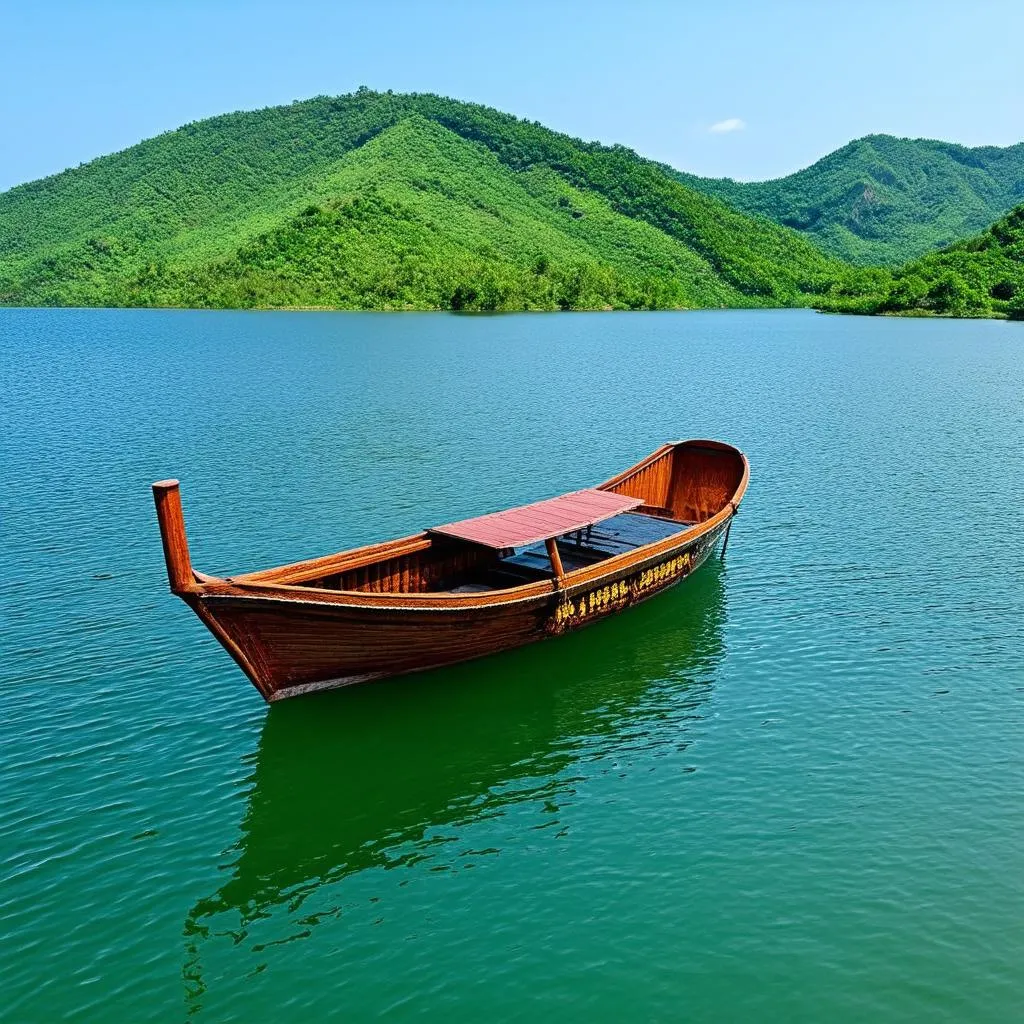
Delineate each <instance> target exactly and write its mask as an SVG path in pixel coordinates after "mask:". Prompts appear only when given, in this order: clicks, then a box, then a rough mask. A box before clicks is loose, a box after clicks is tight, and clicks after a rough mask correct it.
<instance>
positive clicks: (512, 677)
mask: <svg viewBox="0 0 1024 1024" xmlns="http://www.w3.org/2000/svg"><path fill="white" fill-rule="evenodd" d="M724 620H725V591H724V586H723V568H722V566H721V564H720V563H719V561H718V560H717V559H714V560H712V561H711V562H709V563H708V564H707V565H706V566H705V567H704V568H703V569H702V570H701V571H700V572H697V573H695V574H694V576H693V577H692V578H690V579H689V580H688V581H687V582H686V583H685V584H684V585H683V586H680V587H677V588H674V589H673V590H672V591H670V592H668V593H667V594H665V595H663V596H661V597H659V598H658V599H657V600H655V601H651V602H649V603H648V604H646V605H643V606H641V607H639V608H636V609H634V610H632V611H631V612H630V614H629V615H626V616H617V617H615V618H613V619H611V620H608V621H607V622H604V623H601V624H599V625H597V626H595V627H594V628H592V629H587V630H584V631H582V632H580V633H575V634H571V635H569V636H566V637H562V638H559V639H557V640H550V641H547V642H544V643H541V644H535V645H533V646H531V647H526V648H521V649H519V650H516V651H512V652H509V653H506V654H503V655H500V656H496V657H493V658H488V659H485V660H482V661H479V662H476V663H469V664H464V665H461V666H456V667H455V668H451V669H446V670H437V671H434V672H431V673H429V674H423V675H417V676H410V677H405V678H399V679H395V680H391V681H389V682H383V683H374V684H370V685H367V686H364V687H357V688H353V689H351V690H342V691H334V692H330V693H324V694H319V695H314V696H309V697H305V698H303V699H301V700H295V701H285V702H284V703H282V704H278V705H274V706H272V707H271V708H270V709H269V711H268V714H267V718H266V722H265V724H264V727H263V732H262V735H261V737H260V742H259V746H258V748H257V750H256V751H255V754H254V755H252V756H253V772H252V775H251V776H250V780H249V781H250V784H251V789H250V792H249V796H248V807H247V810H246V814H245V817H244V819H243V821H242V825H241V835H240V838H239V841H238V843H237V844H236V845H235V846H234V847H233V848H232V849H231V850H229V851H227V852H226V857H225V860H226V861H227V863H226V865H225V866H226V868H227V869H228V870H230V871H231V876H230V878H229V879H228V880H227V881H226V883H225V884H224V885H223V886H222V887H221V888H220V889H219V890H218V891H217V892H216V893H215V894H214V895H213V896H211V897H210V898H208V899H204V900H202V901H200V902H199V903H198V904H197V905H196V906H195V907H194V908H193V911H192V913H191V914H190V915H189V919H188V921H187V923H186V935H187V936H191V939H192V940H198V939H199V938H200V937H202V936H203V935H208V934H210V929H209V928H208V927H207V925H206V924H204V921H206V922H207V923H209V919H210V918H213V917H216V916H219V915H222V914H224V913H225V912H229V911H230V912H232V930H233V931H234V930H237V929H240V930H241V931H242V932H244V930H245V929H246V928H247V926H248V924H249V923H250V922H252V921H254V920H255V919H257V918H265V917H266V916H267V915H268V913H270V912H271V911H272V910H273V908H274V907H275V906H277V905H278V904H281V903H283V902H285V901H286V902H287V906H288V908H289V916H292V915H293V914H294V913H295V912H296V911H297V910H298V908H299V907H300V906H301V904H302V903H303V902H304V901H305V898H306V896H308V895H310V894H311V893H312V892H313V891H315V890H316V889H318V888H319V887H321V886H323V885H325V884H328V883H332V882H336V881H338V880H340V879H342V878H345V877H346V876H349V875H351V874H353V873H355V872H359V871H363V870H366V869H367V868H373V867H379V868H387V867H391V866H395V865H396V864H402V863H408V862H410V860H412V859H415V858H413V857H411V856H410V855H408V853H407V851H408V847H409V844H410V843H411V844H413V847H414V848H415V844H417V843H421V842H423V841H424V838H425V833H426V832H427V831H428V830H429V829H432V828H435V827H436V826H438V825H445V826H452V825H455V826H466V825H469V824H471V823H472V822H474V821H478V820H480V819H482V818H484V817H490V816H493V815H495V814H496V813H500V811H501V809H502V808H503V807H505V806H507V805H509V804H511V803H518V802H521V801H523V800H533V799H537V798H538V797H540V798H543V799H544V800H545V801H546V802H548V803H550V802H554V803H555V804H556V805H557V801H558V796H559V793H560V791H563V790H565V789H566V788H571V786H572V784H573V778H572V776H573V775H574V773H575V774H577V775H578V774H585V772H586V769H585V762H586V761H588V760H590V759H593V758H597V757H601V756H603V755H605V754H607V753H608V752H609V751H613V750H615V749H616V748H617V747H618V746H619V745H620V744H623V743H625V742H628V743H629V746H630V749H633V750H635V749H636V746H637V743H638V742H640V743H642V741H643V737H644V735H645V733H646V730H649V727H650V726H651V725H652V723H653V722H654V721H655V720H657V721H658V723H659V728H658V731H657V737H655V741H656V742H659V743H664V742H665V735H666V732H669V733H670V734H671V743H672V745H673V747H674V748H676V749H678V748H679V746H680V743H681V741H683V742H685V726H686V724H687V723H686V719H688V718H693V717H699V709H700V706H701V705H702V704H703V703H704V702H705V701H706V700H707V698H708V696H709V693H710V684H711V681H712V679H713V677H714V674H715V667H716V665H717V663H718V662H719V660H720V659H721V657H722V652H723V641H722V632H723V624H724ZM666 720H668V722H669V723H670V724H669V728H668V729H667V730H666V728H665V727H664V725H665V721H666ZM677 726H678V727H677ZM680 728H682V729H684V732H683V734H682V735H680V731H679V730H680ZM574 766H578V767H579V772H577V771H576V767H574ZM567 776H569V778H568V779H567ZM577 781H578V780H577ZM399 851H406V854H405V855H404V856H400V855H399ZM438 855H439V856H444V854H443V853H439V854H438ZM299 916H301V915H299ZM235 934H238V931H235ZM190 945H193V943H192V942H190ZM192 953H193V956H195V955H196V954H197V953H198V949H197V948H195V946H194V945H193V949H192ZM197 966H198V964H197V963H196V962H195V961H193V968H195V967H197ZM187 973H191V972H187ZM197 980H198V979H197V978H196V977H195V976H194V975H193V978H192V981H193V983H195V982H196V981H197Z"/></svg>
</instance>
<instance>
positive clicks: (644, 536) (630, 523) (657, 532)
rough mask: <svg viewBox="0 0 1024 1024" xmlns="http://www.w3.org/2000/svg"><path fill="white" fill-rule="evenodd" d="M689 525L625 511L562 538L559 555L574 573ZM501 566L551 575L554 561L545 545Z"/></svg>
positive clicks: (522, 552)
mask: <svg viewBox="0 0 1024 1024" xmlns="http://www.w3.org/2000/svg"><path fill="white" fill-rule="evenodd" d="M689 525H690V524H689V523H677V522H671V521H669V520H667V519H656V518H654V517H653V516H645V515H642V514H638V513H636V512H624V513H622V514H621V515H617V516H612V517H611V518H610V519H605V520H604V521H603V522H600V523H598V524H597V525H596V526H591V527H589V528H588V529H586V530H578V531H576V532H575V533H570V534H566V535H565V536H563V537H559V538H558V553H559V555H560V556H561V558H562V566H563V568H564V569H565V571H566V572H572V571H573V570H574V569H582V568H584V567H585V566H588V565H593V564H594V563H595V562H601V561H603V560H604V559H606V558H612V557H613V556H614V555H621V554H623V553H625V552H626V551H633V550H635V549H636V548H639V547H643V545H645V544H652V543H654V542H655V541H659V540H664V539H665V538H666V537H671V536H672V534H674V533H678V532H679V531H680V530H685V529H686V528H687V527H688V526H689ZM499 565H501V566H509V567H511V566H517V567H521V568H528V569H533V570H535V571H541V572H544V573H546V574H547V575H551V560H550V559H549V558H548V553H547V548H545V546H544V545H543V544H532V545H530V546H529V547H526V548H522V549H521V550H519V551H517V552H516V553H515V554H514V555H511V556H509V557H508V558H503V559H502V560H501V561H500V562H499Z"/></svg>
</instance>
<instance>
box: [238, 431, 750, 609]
mask: <svg viewBox="0 0 1024 1024" xmlns="http://www.w3.org/2000/svg"><path fill="white" fill-rule="evenodd" d="M745 473H746V464H745V461H744V460H743V457H742V456H741V455H740V454H739V452H737V451H736V450H735V449H734V448H731V447H729V446H727V445H720V444H717V443H716V442H708V441H687V442H680V443H679V444H675V445H666V446H664V447H663V448H661V449H659V450H658V451H657V452H655V453H654V454H653V455H651V456H650V457H649V458H647V459H645V460H644V461H643V462H640V463H638V464H637V465H636V466H634V467H632V468H631V469H629V470H627V471H626V472H624V473H622V474H620V475H619V476H617V477H614V478H612V479H611V480H609V481H607V482H606V483H604V484H602V485H601V487H600V488H599V490H603V491H610V492H612V493H615V494H619V495H626V496H629V497H633V498H637V499H642V503H641V504H640V505H639V507H638V508H636V509H635V510H631V511H626V512H622V513H620V514H617V515H612V516H610V517H608V518H603V519H602V520H601V521H599V522H596V523H594V524H592V525H588V526H584V527H581V528H579V529H573V530H569V531H566V532H563V533H559V534H553V535H552V538H551V539H553V540H554V541H555V545H556V547H557V553H558V556H560V560H561V565H562V569H563V571H564V572H566V573H568V572H572V571H573V570H575V569H579V568H583V567H585V566H590V565H593V564H595V563H596V562H600V561H603V560H605V559H608V558H612V557H614V556H616V555H620V554H623V553H624V552H627V551H632V550H636V549H638V548H641V547H644V546H645V545H648V544H652V543H655V542H657V541H660V540H663V539H665V538H666V537H669V536H671V535H672V534H674V533H678V532H680V531H682V530H685V529H687V528H689V527H691V526H694V525H697V524H699V523H702V522H705V521H707V520H708V519H710V518H712V517H713V516H714V515H716V514H717V513H718V512H720V511H721V510H722V509H724V508H725V507H726V506H727V505H728V503H729V502H730V501H731V500H732V499H733V498H734V496H735V495H736V492H737V490H738V489H739V488H740V486H741V484H742V482H743V481H744V478H745ZM466 522H471V521H469V520H467V521H466ZM555 575H556V572H555V568H554V565H553V562H552V556H551V552H550V549H549V547H548V545H547V544H546V543H545V541H540V542H536V543H530V544H525V545H523V546H519V547H511V548H496V547H489V546H485V545H483V544H479V543H472V542H469V541H466V540H460V539H459V538H457V537H451V536H444V535H441V534H438V533H431V532H429V531H428V532H427V533H425V534H421V535H419V536H417V537H412V538H406V539H405V540H403V541H393V542H390V543H388V544H381V545H375V546H373V547H370V548H364V549H360V550H359V551H352V552H347V553H342V554H340V555H338V556H333V557H331V558H327V559H318V560H317V561H316V562H312V563H306V564H305V565H304V566H291V567H288V566H285V567H282V568H281V569H279V570H268V571H267V572H262V573H254V574H251V575H250V576H249V577H247V578H248V579H249V580H253V581H256V580H257V579H259V582H263V583H268V584H271V585H273V584H274V583H278V584H284V583H287V584H289V585H298V586H302V587H314V588H318V589H325V590H340V591H357V592H370V593H395V594H427V593H461V594H468V593H474V592H482V591H489V590H504V589H508V588H511V587H517V586H522V585H523V584H526V583H532V582H536V581H538V580H544V579H551V578H553V577H554V576H555Z"/></svg>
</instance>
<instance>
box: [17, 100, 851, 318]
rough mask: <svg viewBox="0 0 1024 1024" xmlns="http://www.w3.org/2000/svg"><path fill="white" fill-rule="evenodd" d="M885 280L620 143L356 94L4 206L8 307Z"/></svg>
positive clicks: (220, 122) (232, 125) (569, 302)
mask: <svg viewBox="0 0 1024 1024" xmlns="http://www.w3.org/2000/svg"><path fill="white" fill-rule="evenodd" d="M870 276H871V275H870V273H868V274H865V273H863V272H856V271H853V270H852V269H851V268H849V267H846V266H845V265H844V264H842V263H840V262H839V261H837V260H835V259H832V258H829V257H826V256H824V255H823V254H822V253H821V252H820V251H819V250H818V249H817V248H816V247H815V246H814V245H813V244H811V243H810V242H809V241H808V240H807V239H805V238H804V237H803V236H801V235H800V234H798V233H797V232H795V231H793V230H790V229H788V228H785V227H780V226H778V225H776V224H773V223H771V222H770V221H768V220H765V219H762V218H751V217H748V216H746V215H744V214H742V213H738V212H737V211H735V210H733V209H731V208H730V207H728V206H726V205H725V204H724V203H722V202H721V201H720V200H717V199H715V198H713V197H710V196H708V195H705V194H703V193H701V192H699V191H696V190H694V189H692V188H689V187H687V186H685V185H683V184H681V183H680V182H679V181H677V180H675V179H674V178H673V177H672V176H671V175H669V174H667V173H666V172H665V170H664V169H663V168H661V167H660V166H659V165H657V164H654V163H652V162H650V161H647V160H643V159H641V158H640V157H638V156H637V155H636V154H635V153H633V152H632V151H630V150H628V149H625V148H623V147H621V146H612V147H607V146H602V145H599V144H597V143H585V142H581V141H580V140H578V139H572V138H569V137H568V136H565V135H560V134H557V133H555V132H552V131H549V130H548V129H546V128H543V127H542V126H541V125H539V124H536V123H533V122H529V121H521V120H518V119H517V118H514V117H511V116H509V115H506V114H502V113H499V112H498V111H495V110H491V109H489V108H486V107H481V106H476V105H472V104H466V103H459V102H456V101H454V100H449V99H445V98H442V97H438V96H433V95H405V96H399V95H392V94H390V93H375V92H371V91H369V90H365V89H362V90H359V91H358V92H357V93H355V94H353V95H350V96H342V97H338V98H327V97H317V98H316V99H313V100H309V101H305V102H302V103H295V104H292V105H291V106H287V107H276V108H271V109H267V110H261V111H256V112H252V113H236V114H228V115H225V116H223V117H217V118H212V119H210V120H207V121H202V122H198V123H195V124H190V125H186V126H185V127H183V128H181V129H178V130H177V131H173V132H169V133H167V134H165V135H161V136H158V137H157V138H154V139H150V140H148V141H146V142H143V143H141V144H139V145H138V146H134V147H132V148H131V149H128V150H125V151H124V152H122V153H116V154H113V155H111V156H108V157H103V158H101V159H99V160H95V161H93V162H92V163H90V164H86V165H84V166H82V167H78V168H75V169H72V170H68V171H65V172H63V173H62V174H59V175H56V176H54V177H51V178H46V179H43V180H41V181H37V182H32V183H29V184H27V185H22V186H19V187H18V188H15V189H11V190H10V191H9V192H6V193H4V194H2V195H0V302H5V303H8V304H57V305H64V304H75V305H203V306H296V305H301V306H330V307H338V308H471V309H472V308H479V309H524V308H525V309H530V308H540V309H551V308H593V307H602V306H611V307H632V308H637V307H645V308H666V307H694V306H737V305H795V304H811V303H813V302H816V301H818V300H819V298H820V297H821V296H828V295H836V294H839V293H842V294H848V293H851V292H865V291H867V290H868V289H869V284H868V283H866V282H867V280H868V278H870Z"/></svg>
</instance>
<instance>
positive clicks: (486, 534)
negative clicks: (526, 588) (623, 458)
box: [427, 488, 644, 550]
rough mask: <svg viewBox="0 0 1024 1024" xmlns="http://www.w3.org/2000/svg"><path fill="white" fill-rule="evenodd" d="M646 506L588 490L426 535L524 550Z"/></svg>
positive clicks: (621, 496)
mask: <svg viewBox="0 0 1024 1024" xmlns="http://www.w3.org/2000/svg"><path fill="white" fill-rule="evenodd" d="M643 503H644V499H643V498H632V497H630V496H629V495H628V494H615V493H613V492H612V491H599V490H597V489H596V488H587V489H585V490H582V491H572V492H571V493H569V494H562V495H559V496H558V497H557V498H548V499H547V500H546V501H535V502H534V503H533V504H532V505H521V506H520V507H519V508H509V509H506V510H505V511H504V512H491V513H490V514H489V515H486V516H476V517H475V518H474V519H463V520H461V521H460V522H458V523H448V524H447V525H446V526H435V527H434V528H433V529H431V530H428V531H427V532H428V533H439V534H443V535H444V536H446V537H458V538H459V539H460V540H468V541H471V542H472V543H473V544H483V545H484V546H485V547H489V548H496V549H498V550H502V549H504V548H521V547H524V546H525V545H527V544H536V543H538V542H539V541H542V540H550V539H551V538H552V537H559V536H561V535H562V534H563V533H572V532H574V531H575V530H582V529H585V528H586V527H588V526H593V525H594V524H595V523H599V522H601V521H602V520H603V519H610V518H611V517H612V516H617V515H619V514H620V513H621V512H628V511H629V510H630V509H634V508H637V507H638V506H640V505H642V504H643Z"/></svg>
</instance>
